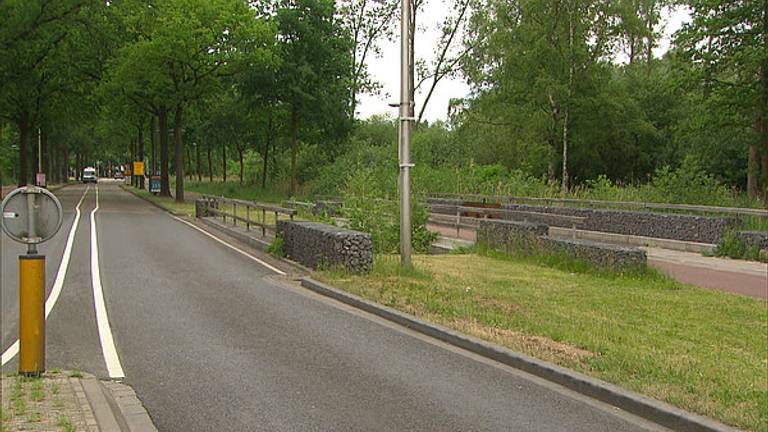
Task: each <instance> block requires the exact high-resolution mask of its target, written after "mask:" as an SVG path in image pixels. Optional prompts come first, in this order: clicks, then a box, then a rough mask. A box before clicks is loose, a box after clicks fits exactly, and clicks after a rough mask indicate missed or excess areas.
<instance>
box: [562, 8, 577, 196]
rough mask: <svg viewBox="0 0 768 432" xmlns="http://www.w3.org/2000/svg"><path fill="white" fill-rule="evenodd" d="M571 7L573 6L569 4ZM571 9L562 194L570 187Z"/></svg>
mask: <svg viewBox="0 0 768 432" xmlns="http://www.w3.org/2000/svg"><path fill="white" fill-rule="evenodd" d="M571 7H573V6H571ZM573 27H574V25H573V10H571V11H570V12H569V13H568V53H569V56H568V100H566V101H565V113H563V184H562V188H561V191H562V193H563V195H565V194H566V193H568V190H569V189H570V186H571V185H570V176H569V174H568V121H569V120H570V114H571V109H570V106H571V98H572V97H573V72H574V71H573V69H574V64H573V62H574V58H573V32H574V29H573Z"/></svg>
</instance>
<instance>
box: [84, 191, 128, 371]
mask: <svg viewBox="0 0 768 432" xmlns="http://www.w3.org/2000/svg"><path fill="white" fill-rule="evenodd" d="M97 210H99V185H98V184H97V185H96V207H94V208H93V210H92V211H91V285H93V304H94V307H95V309H96V326H97V327H98V328H99V340H100V341H101V352H102V354H104V362H105V363H106V364H107V372H108V373H109V377H110V378H125V373H124V372H123V367H122V366H121V365H120V357H118V355H117V349H116V348H115V341H114V339H113V338H112V330H111V328H110V326H109V317H108V316H107V306H106V304H105V303H104V290H103V289H102V287H101V272H100V271H99V242H98V241H97V239H96V211H97Z"/></svg>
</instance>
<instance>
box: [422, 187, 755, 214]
mask: <svg viewBox="0 0 768 432" xmlns="http://www.w3.org/2000/svg"><path fill="white" fill-rule="evenodd" d="M427 197H428V198H438V199H441V198H442V199H465V198H469V199H473V200H491V201H497V202H534V203H545V204H579V205H587V206H607V207H626V208H635V209H654V210H686V211H692V212H700V213H721V214H735V215H740V216H758V217H768V210H766V209H755V208H748V207H719V206H706V205H694V204H666V203H652V202H636V201H606V200H585V199H576V198H539V197H521V196H510V195H481V194H449V193H431V194H428V195H427Z"/></svg>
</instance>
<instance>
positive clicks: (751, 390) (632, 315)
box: [318, 254, 768, 431]
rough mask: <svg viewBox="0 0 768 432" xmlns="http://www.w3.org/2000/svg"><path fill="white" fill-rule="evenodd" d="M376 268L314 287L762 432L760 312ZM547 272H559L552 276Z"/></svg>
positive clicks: (450, 266)
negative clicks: (361, 299)
mask: <svg viewBox="0 0 768 432" xmlns="http://www.w3.org/2000/svg"><path fill="white" fill-rule="evenodd" d="M414 264H415V268H414V269H412V270H408V271H403V270H402V269H400V267H399V265H398V262H397V257H377V259H376V262H375V265H374V271H373V272H372V273H371V274H370V275H367V276H353V275H349V274H345V273H343V272H339V271H332V270H329V271H324V272H321V273H320V274H318V277H319V278H320V279H321V280H324V281H326V282H328V283H330V284H332V285H335V286H338V287H340V288H343V289H345V290H347V291H349V292H352V293H354V294H357V295H360V296H361V297H365V298H367V299H370V300H373V301H376V302H378V303H381V304H385V305H387V306H390V307H394V308H397V309H399V310H402V311H404V312H407V313H410V314H413V315H415V316H418V317H421V318H423V319H426V320H430V321H433V322H437V323H440V324H442V325H445V326H447V327H451V328H454V329H456V330H459V331H462V332H465V333H468V334H471V335H474V336H476V337H480V338H482V339H485V340H489V341H491V342H494V343H497V344H500V345H504V346H506V347H508V348H510V349H512V350H515V351H518V352H524V353H526V354H529V355H532V356H535V357H538V358H541V359H544V360H547V361H551V362H554V363H557V364H559V365H562V366H565V367H569V368H572V369H575V370H578V371H580V372H583V373H586V374H589V375H592V376H594V377H597V378H600V379H603V380H606V381H608V382H612V383H615V384H618V385H620V386H622V387H625V388H629V389H632V390H634V391H637V392H639V393H642V394H645V395H648V396H651V397H654V398H657V399H660V400H664V401H666V402H668V403H671V404H673V405H676V406H679V407H681V408H684V409H687V410H690V411H693V412H697V413H699V414H703V415H706V416H710V417H713V418H716V419H719V420H721V421H723V422H725V423H728V424H731V425H735V426H738V427H742V428H747V429H749V430H753V431H767V430H768V307H767V304H766V302H765V301H761V300H756V299H752V298H747V297H740V296H735V295H731V294H726V293H722V292H718V291H712V290H705V289H701V288H697V287H693V286H689V285H683V284H680V283H678V282H676V281H674V280H672V279H669V278H667V277H665V276H662V275H660V274H658V273H655V272H652V271H650V272H647V273H640V274H627V275H613V274H607V273H601V272H594V271H590V270H583V269H572V268H568V267H567V266H566V267H563V266H553V265H552V264H551V263H543V262H541V261H539V260H536V259H535V258H527V259H526V258H519V257H518V258H504V259H501V258H499V257H493V256H481V255H477V254H465V255H457V254H454V255H437V256H415V257H414ZM558 267H559V268H558Z"/></svg>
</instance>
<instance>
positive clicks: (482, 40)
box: [463, 0, 617, 192]
mask: <svg viewBox="0 0 768 432" xmlns="http://www.w3.org/2000/svg"><path fill="white" fill-rule="evenodd" d="M614 18H615V10H614V9H613V8H612V6H611V2H608V1H602V0H590V1H577V0H521V1H514V2H507V1H497V0H489V1H488V2H487V4H485V7H482V8H477V9H475V10H474V13H473V16H472V18H471V23H470V25H469V28H468V35H467V38H466V41H465V46H467V47H468V48H470V53H471V55H469V56H468V57H467V58H466V59H464V61H463V70H464V73H465V75H466V76H467V78H468V79H469V81H470V83H471V84H472V85H473V86H474V87H475V88H476V93H477V94H479V95H486V94H487V95H489V97H491V98H493V99H495V100H497V101H499V103H503V102H510V101H512V102H513V103H514V104H515V105H517V107H515V108H512V109H513V110H514V111H516V112H517V113H518V114H516V115H524V116H529V117H530V116H531V115H533V116H534V117H535V118H536V120H535V121H532V122H520V123H519V124H520V125H521V126H522V127H524V128H526V129H528V128H531V127H533V128H538V129H539V130H538V132H534V134H535V135H539V136H542V137H544V140H545V141H546V142H548V143H549V145H550V146H551V148H552V150H553V151H552V155H553V158H552V159H550V164H549V169H548V172H549V176H550V178H553V177H554V175H555V164H554V162H555V159H554V155H555V151H554V150H555V149H557V148H558V147H559V150H560V162H561V164H560V166H561V189H562V191H563V192H566V191H568V189H569V188H570V185H571V175H570V172H569V166H570V165H569V155H570V151H571V148H570V147H571V144H572V142H573V140H572V138H573V136H572V132H573V131H572V129H571V126H572V123H573V121H574V117H573V114H574V109H575V107H576V106H578V104H579V100H580V99H582V98H588V97H589V96H590V95H589V93H584V94H582V93H581V90H582V89H585V88H589V87H590V86H591V84H590V83H591V82H593V81H594V80H595V77H596V76H597V74H598V71H599V70H600V68H601V67H602V65H604V64H605V62H607V61H608V60H609V59H610V56H609V53H610V51H609V48H610V46H611V44H612V43H613V42H614V41H615V39H616V34H617V31H616V29H615V28H614V25H615V24H614V23H615V22H616V20H615V19H614ZM502 112H510V111H509V110H508V109H507V108H505V109H504V110H503V111H502ZM542 114H545V115H546V117H548V118H549V122H548V123H549V124H548V125H545V124H544V123H542V122H541V117H542ZM493 121H494V122H496V123H502V124H506V125H508V124H509V123H510V121H509V119H498V120H493ZM516 122H517V121H513V122H512V123H516Z"/></svg>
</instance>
